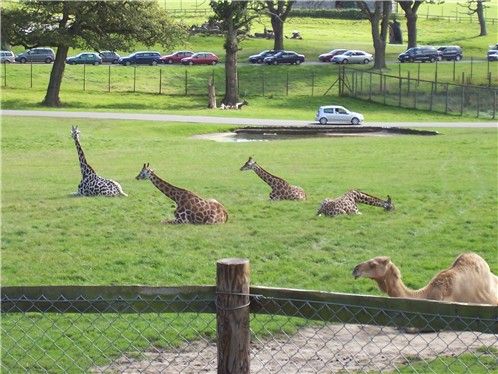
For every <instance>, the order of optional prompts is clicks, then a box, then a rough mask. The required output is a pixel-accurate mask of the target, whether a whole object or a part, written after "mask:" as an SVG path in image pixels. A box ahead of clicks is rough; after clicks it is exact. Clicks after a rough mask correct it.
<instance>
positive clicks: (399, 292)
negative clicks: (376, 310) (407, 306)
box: [375, 263, 428, 299]
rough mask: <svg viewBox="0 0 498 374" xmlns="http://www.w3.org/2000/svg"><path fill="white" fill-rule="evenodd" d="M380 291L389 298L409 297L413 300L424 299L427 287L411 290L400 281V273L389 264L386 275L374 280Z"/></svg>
mask: <svg viewBox="0 0 498 374" xmlns="http://www.w3.org/2000/svg"><path fill="white" fill-rule="evenodd" d="M375 281H376V282H377V285H378V286H379V288H380V290H381V291H384V292H385V293H387V294H388V295H389V296H391V297H409V298H414V299H424V298H426V293H427V289H428V288H427V286H426V287H423V288H421V289H419V290H412V289H410V288H408V287H406V286H405V284H404V283H403V281H402V280H401V272H400V271H399V269H398V268H397V267H396V266H395V265H394V264H392V263H391V264H390V266H389V268H388V269H387V271H386V274H385V275H384V276H383V277H382V278H378V279H375Z"/></svg>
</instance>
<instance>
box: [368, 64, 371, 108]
mask: <svg viewBox="0 0 498 374" xmlns="http://www.w3.org/2000/svg"><path fill="white" fill-rule="evenodd" d="M369 73H370V79H369V80H370V86H369V87H368V101H372V72H371V71H370V72H369Z"/></svg>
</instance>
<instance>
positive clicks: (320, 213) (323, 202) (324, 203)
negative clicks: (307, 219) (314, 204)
mask: <svg viewBox="0 0 498 374" xmlns="http://www.w3.org/2000/svg"><path fill="white" fill-rule="evenodd" d="M330 201H332V200H330V199H325V200H323V201H322V203H321V204H320V207H319V208H318V211H317V212H316V215H317V216H321V215H322V214H323V213H325V210H324V208H325V206H326V205H327V204H328V203H329V202H330Z"/></svg>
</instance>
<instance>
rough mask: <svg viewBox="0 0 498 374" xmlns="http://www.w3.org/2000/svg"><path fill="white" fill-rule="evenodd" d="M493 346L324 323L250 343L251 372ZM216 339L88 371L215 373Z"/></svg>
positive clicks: (369, 366)
mask: <svg viewBox="0 0 498 374" xmlns="http://www.w3.org/2000/svg"><path fill="white" fill-rule="evenodd" d="M482 346H488V347H490V346H492V347H494V348H495V349H498V339H497V335H493V334H481V333H476V332H434V333H422V334H408V333H403V332H400V331H398V330H396V329H394V328H390V327H379V326H368V325H344V324H329V325H324V326H321V327H307V328H303V329H300V330H299V331H298V332H297V333H296V334H294V335H290V336H287V335H285V334H279V335H278V336H274V337H272V338H265V339H263V340H259V339H257V338H256V339H255V338H253V341H252V342H251V372H252V373H286V374H290V373H296V374H297V373H334V372H340V371H344V370H346V371H371V370H378V371H392V370H394V369H396V368H399V367H400V366H402V365H404V364H406V363H407V362H408V361H410V360H416V361H420V360H425V361H430V360H432V359H434V358H436V357H440V356H457V355H460V354H462V353H465V352H475V351H476V350H477V349H478V348H479V347H482ZM216 360H217V358H216V343H214V342H209V341H203V340H199V341H195V342H190V343H188V344H185V345H184V346H182V347H180V348H178V349H176V350H166V351H165V350H158V349H155V350H151V351H148V352H144V353H143V356H142V358H140V359H133V358H130V357H127V356H123V357H121V358H119V359H117V360H116V361H114V362H113V363H111V364H110V365H109V366H105V367H97V368H94V370H92V372H106V373H108V372H112V373H114V372H120V373H139V372H140V373H192V374H193V373H216Z"/></svg>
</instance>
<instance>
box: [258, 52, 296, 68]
mask: <svg viewBox="0 0 498 374" xmlns="http://www.w3.org/2000/svg"><path fill="white" fill-rule="evenodd" d="M263 61H264V62H265V63H266V64H268V65H277V64H297V65H299V64H301V63H303V62H304V55H300V54H299V53H296V52H294V51H280V52H277V53H275V54H274V55H273V56H268V57H265V59H264V60H263Z"/></svg>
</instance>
